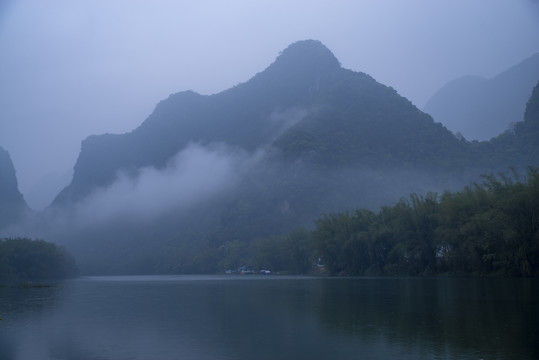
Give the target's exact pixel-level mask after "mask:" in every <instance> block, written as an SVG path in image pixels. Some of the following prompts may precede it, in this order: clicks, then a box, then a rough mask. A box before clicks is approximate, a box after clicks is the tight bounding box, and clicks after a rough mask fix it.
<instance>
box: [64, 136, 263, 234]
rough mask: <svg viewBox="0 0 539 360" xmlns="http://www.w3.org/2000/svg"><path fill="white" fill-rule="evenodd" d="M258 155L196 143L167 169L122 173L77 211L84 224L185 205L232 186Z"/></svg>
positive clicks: (149, 215) (156, 213) (149, 214)
mask: <svg viewBox="0 0 539 360" xmlns="http://www.w3.org/2000/svg"><path fill="white" fill-rule="evenodd" d="M259 156H260V154H257V155H248V154H246V153H245V152H243V151H241V150H238V149H236V148H232V147H229V146H226V145H223V144H212V145H209V146H203V145H200V144H196V143H191V144H189V145H188V146H187V147H186V148H184V149H183V150H182V151H180V152H179V153H178V154H177V155H176V156H174V157H173V158H172V159H171V160H170V161H169V163H168V165H167V167H166V168H164V169H156V168H154V167H147V168H142V169H140V170H139V171H138V174H137V175H136V176H129V175H127V174H125V173H120V174H119V175H118V178H117V180H116V181H115V182H114V183H113V184H112V185H110V186H109V187H106V188H100V189H98V190H96V191H94V192H93V193H92V194H91V195H90V196H88V197H87V198H85V199H84V200H83V201H82V202H80V203H77V204H75V205H74V209H73V210H74V211H73V213H72V216H73V215H74V216H75V218H76V220H77V223H79V224H80V225H88V224H98V223H102V222H106V221H109V220H113V219H115V218H118V217H129V218H133V219H135V220H136V219H141V218H142V219H147V218H152V217H155V216H159V215H160V214H162V213H164V212H167V211H170V210H173V209H174V210H185V209H188V208H189V207H190V206H193V205H195V204H197V203H200V202H203V201H206V200H210V199H212V198H213V197H215V196H218V195H219V194H222V193H224V192H226V191H228V190H231V189H232V188H233V187H234V186H235V185H236V184H238V182H239V180H240V178H241V176H242V174H244V172H245V171H246V170H247V169H248V168H249V166H250V165H251V164H253V163H254V162H256V160H257V159H258V158H259Z"/></svg>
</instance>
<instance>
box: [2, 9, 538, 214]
mask: <svg viewBox="0 0 539 360" xmlns="http://www.w3.org/2000/svg"><path fill="white" fill-rule="evenodd" d="M303 39H318V40H321V41H322V42H323V43H324V44H325V45H326V46H328V48H329V49H330V50H331V51H333V52H334V54H335V55H336V56H337V58H338V59H339V60H340V61H341V63H342V65H343V66H344V67H345V68H349V69H352V70H355V71H363V72H366V73H368V74H370V75H371V76H373V77H374V78H375V79H376V80H378V81H380V82H382V83H384V84H386V85H390V86H392V87H394V88H395V89H396V90H397V91H398V92H399V93H400V94H401V95H403V96H406V97H407V98H409V99H410V100H411V101H412V102H413V103H414V104H416V105H417V106H418V107H420V108H421V107H422V106H423V105H424V104H425V102H426V101H427V100H428V98H429V97H430V96H431V95H432V94H433V93H434V92H435V91H436V90H437V89H439V88H440V87H441V86H442V85H444V84H445V83H446V82H448V81H450V80H452V79H454V78H457V77H460V76H463V75H469V74H471V75H482V76H486V77H492V76H495V75H496V74H498V73H499V72H501V71H503V70H505V69H507V68H508V67H510V66H512V65H515V64H517V63H518V62H520V61H521V60H523V59H525V58H526V57H529V56H530V55H532V54H533V53H535V52H538V51H539V4H538V2H537V1H534V0H355V1H353V0H349V1H335V0H332V1H329V0H328V1H316V0H306V1H290V0H286V1H281V0H268V1H253V0H244V1H234V0H232V1H222V0H216V1H200V0H196V1H179V0H175V1H173V0H171V1H163V0H152V1H147V0H145V1H142V0H140V1H137V0H110V1H106V0H95V1H91V0H87V1H82V0H81V1H76V0H47V1H41V0H16V1H15V0H0V146H2V147H4V148H5V149H7V150H8V151H9V152H10V154H11V156H12V159H13V161H14V164H15V168H16V169H17V176H18V179H19V188H20V190H21V191H22V192H23V194H24V195H25V198H26V200H27V202H28V203H29V204H30V206H32V207H35V208H41V207H43V206H45V205H47V203H48V202H49V201H50V200H52V198H53V197H54V195H56V193H57V192H58V191H59V190H60V188H61V187H62V186H64V185H66V184H67V182H68V181H69V180H70V179H69V176H70V171H71V168H72V167H73V165H74V164H75V161H76V158H77V156H78V152H79V150H80V142H81V141H82V140H83V139H84V138H85V137H86V136H88V135H91V134H100V133H107V132H111V133H122V132H127V131H130V130H132V129H134V128H135V127H137V126H138V125H139V124H140V123H141V122H142V121H143V120H144V119H145V118H146V117H147V116H148V115H149V114H150V113H151V111H152V110H153V108H154V106H155V105H156V104H157V102H159V101H160V100H162V99H165V98H166V97H168V95H169V94H171V93H175V92H178V91H183V90H189V89H191V90H194V91H197V92H199V93H202V94H211V93H216V92H219V91H221V90H224V89H226V88H228V87H231V86H233V85H236V84H237V83H239V82H244V81H246V80H248V79H249V78H251V77H252V76H253V75H254V74H256V73H257V72H259V71H262V70H264V69H265V68H266V67H267V66H268V65H269V64H270V63H271V62H272V61H273V60H274V59H275V57H276V56H277V55H278V54H279V51H281V50H283V49H284V48H285V47H286V46H288V45H289V44H290V43H292V42H294V41H297V40H303Z"/></svg>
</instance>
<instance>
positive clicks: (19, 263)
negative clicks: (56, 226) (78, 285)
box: [0, 238, 77, 282]
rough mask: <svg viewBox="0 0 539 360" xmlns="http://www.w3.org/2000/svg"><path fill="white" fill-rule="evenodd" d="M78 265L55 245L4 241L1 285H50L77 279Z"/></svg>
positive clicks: (0, 250) (1, 244) (0, 248)
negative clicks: (67, 279)
mask: <svg viewBox="0 0 539 360" xmlns="http://www.w3.org/2000/svg"><path fill="white" fill-rule="evenodd" d="M76 271H77V268H76V265H75V261H74V260H73V258H72V257H71V255H70V254H68V253H67V252H66V251H65V250H64V249H63V248H61V247H58V246H56V245H55V244H52V243H49V242H46V241H43V240H32V239H27V238H13V239H12V238H6V239H0V281H2V282H18V281H48V280H57V279H63V278H67V277H71V276H74V275H75V273H76Z"/></svg>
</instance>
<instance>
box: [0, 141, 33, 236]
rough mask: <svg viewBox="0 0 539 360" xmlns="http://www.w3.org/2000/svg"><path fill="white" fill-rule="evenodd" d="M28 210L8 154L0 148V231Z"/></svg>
mask: <svg viewBox="0 0 539 360" xmlns="http://www.w3.org/2000/svg"><path fill="white" fill-rule="evenodd" d="M27 209H28V207H27V205H26V202H25V201H24V198H23V196H22V194H21V193H20V191H19V189H18V186H17V177H16V174H15V167H14V166H13V162H12V161H11V157H10V155H9V153H8V152H7V151H6V150H5V149H3V148H2V147H0V229H1V228H3V227H4V226H6V225H9V224H12V223H14V222H15V221H17V220H18V219H19V218H20V216H21V215H22V213H23V212H24V211H26V210H27Z"/></svg>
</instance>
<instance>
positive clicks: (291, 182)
mask: <svg viewBox="0 0 539 360" xmlns="http://www.w3.org/2000/svg"><path fill="white" fill-rule="evenodd" d="M530 101H531V104H532V105H530V106H529V107H530V109H532V110H533V109H535V107H534V105H533V104H535V102H534V101H532V100H530ZM532 110H530V111H532ZM533 116H534V115H533V111H532V115H529V116H528V117H533ZM521 123H522V124H526V125H520V123H519V124H517V125H516V126H515V132H513V133H505V134H503V136H500V137H498V138H497V139H496V141H494V140H493V141H492V142H482V143H478V142H468V141H466V140H464V139H459V138H457V137H456V136H455V135H454V134H452V133H451V132H450V131H449V130H448V129H446V128H445V127H444V126H442V125H441V124H440V123H436V122H435V121H434V120H433V119H432V117H431V116H430V115H428V114H426V113H424V112H422V111H420V110H419V109H417V108H416V107H415V106H414V105H413V104H412V103H411V102H410V101H409V100H407V99H406V98H404V97H402V96H400V95H399V94H398V93H397V92H396V91H395V90H394V89H393V88H391V87H389V86H386V85H383V84H380V83H378V82H377V81H375V80H374V79H373V78H372V77H370V76H369V75H367V74H365V73H361V72H354V71H351V70H347V69H344V68H342V67H341V66H340V64H339V62H338V60H337V59H336V58H335V56H334V55H333V54H332V53H331V51H330V50H329V49H327V48H326V47H325V46H324V45H323V44H322V43H320V42H319V41H314V40H306V41H299V42H296V43H294V44H291V45H290V46H289V47H287V48H286V49H285V50H283V51H282V53H281V54H280V55H279V56H278V57H277V58H276V59H275V61H274V62H273V63H272V64H270V65H269V66H268V67H267V68H266V69H265V70H264V71H262V72H260V73H258V74H256V75H255V76H254V77H253V78H252V79H250V80H248V81H247V82H245V83H242V84H238V85H237V86H235V87H233V88H231V89H228V90H225V91H223V92H221V93H218V94H214V95H207V96H205V95H200V94H197V93H195V92H192V91H184V92H180V93H176V94H172V95H170V96H169V97H168V98H167V99H165V100H163V101H161V102H160V103H159V104H158V105H157V106H156V108H155V110H154V111H153V113H152V114H151V115H150V116H149V117H148V118H147V119H146V120H145V121H144V122H143V123H142V124H141V125H140V126H139V127H138V128H136V129H134V130H133V131H131V132H129V133H125V134H105V135H93V136H90V137H88V138H87V139H85V140H84V141H83V143H82V146H81V152H80V154H79V157H78V160H77V163H76V165H75V168H74V175H73V179H72V181H71V183H70V185H69V186H67V187H66V188H65V189H64V190H62V192H61V193H60V194H59V195H58V196H57V197H56V199H55V200H54V202H53V204H52V205H51V207H50V208H49V209H48V210H47V211H46V212H44V214H43V215H42V216H43V218H42V219H41V220H40V224H47V226H48V229H46V230H45V234H46V236H45V235H44V236H41V237H43V238H46V239H49V238H53V239H55V241H58V242H60V243H64V244H66V246H67V247H68V248H69V250H70V251H72V252H73V253H74V254H75V256H77V258H78V264H79V266H80V267H81V270H82V272H86V273H124V274H125V273H170V272H214V271H218V270H219V271H220V270H223V269H225V268H234V266H238V265H241V264H234V263H233V261H232V260H230V259H242V258H244V255H242V254H244V253H245V249H246V247H248V246H251V245H250V244H257V241H256V240H257V239H261V238H266V237H268V236H272V235H280V234H286V233H289V232H290V231H291V230H293V229H295V228H298V227H306V228H309V227H312V226H313V224H314V221H315V220H316V219H318V218H319V217H320V216H322V215H323V214H327V213H331V212H336V211H346V210H352V209H356V208H369V209H377V208H379V207H380V206H384V205H390V204H393V203H394V202H396V201H397V200H399V199H400V198H401V197H403V196H406V195H408V194H409V193H411V192H417V193H420V194H424V193H427V192H429V191H432V192H443V191H445V190H452V189H459V188H461V187H462V186H464V185H468V184H469V183H470V182H472V181H477V180H478V179H480V175H481V174H485V173H490V172H491V171H492V170H493V169H494V170H495V171H498V170H500V171H504V170H507V169H508V168H509V166H511V165H514V164H516V165H517V167H519V168H522V167H525V166H527V165H532V164H537V162H538V160H537V159H539V157H537V158H533V157H531V155H530V154H535V152H534V151H536V149H537V148H538V145H537V141H536V140H534V139H528V140H525V138H524V137H525V136H526V135H525V134H521V131H520V130H519V129H520V128H521V127H522V126H528V125H529V121H528V120H526V121H524V122H521ZM526 141H528V143H527V144H528V145H523V144H525V143H526ZM253 246H254V245H253ZM225 260H226V261H225ZM231 261H232V262H231Z"/></svg>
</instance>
